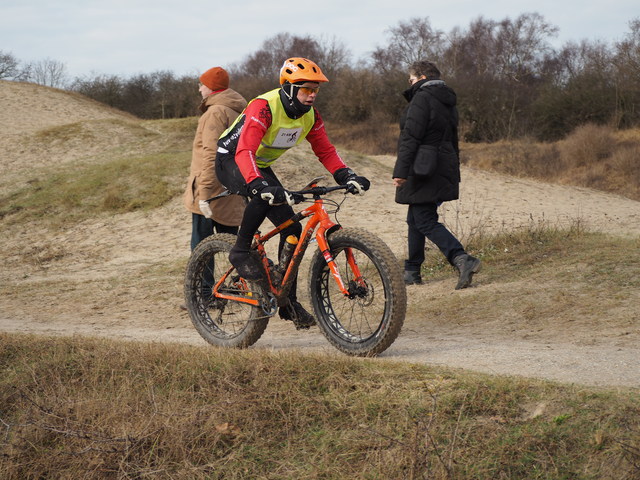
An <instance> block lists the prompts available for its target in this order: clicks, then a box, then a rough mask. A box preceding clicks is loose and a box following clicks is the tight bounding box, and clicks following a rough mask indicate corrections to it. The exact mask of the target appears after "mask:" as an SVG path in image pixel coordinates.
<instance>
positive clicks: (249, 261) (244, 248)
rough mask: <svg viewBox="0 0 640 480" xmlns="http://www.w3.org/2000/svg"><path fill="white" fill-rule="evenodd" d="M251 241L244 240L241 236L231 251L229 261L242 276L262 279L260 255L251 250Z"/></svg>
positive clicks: (249, 278)
mask: <svg viewBox="0 0 640 480" xmlns="http://www.w3.org/2000/svg"><path fill="white" fill-rule="evenodd" d="M250 246H251V243H250V242H248V244H247V242H246V241H242V240H241V239H240V237H238V240H237V241H236V244H235V245H234V246H233V248H231V250H230V251H229V261H230V262H231V265H233V266H234V267H236V270H237V271H238V273H239V274H240V276H241V277H242V278H244V279H245V280H249V281H256V280H260V279H261V278H262V277H263V269H262V266H261V265H260V260H259V256H258V255H257V254H256V253H255V252H252V251H251V250H250Z"/></svg>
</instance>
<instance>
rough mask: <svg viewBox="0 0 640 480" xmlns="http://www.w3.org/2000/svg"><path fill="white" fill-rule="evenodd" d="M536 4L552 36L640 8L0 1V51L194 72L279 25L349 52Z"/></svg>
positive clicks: (130, 68) (104, 67) (580, 2)
mask: <svg viewBox="0 0 640 480" xmlns="http://www.w3.org/2000/svg"><path fill="white" fill-rule="evenodd" d="M531 12H537V13H539V14H541V15H542V16H543V17H544V18H545V20H546V21H547V22H549V23H551V24H552V25H555V26H556V27H558V28H559V30H560V31H559V35H558V37H557V39H556V40H555V42H554V45H555V46H560V45H562V44H564V43H565V42H567V41H570V40H573V41H580V40H584V39H588V40H602V41H604V42H607V43H612V42H615V41H617V40H620V39H622V38H623V36H624V34H625V33H627V32H629V21H630V20H632V19H634V18H638V17H640V1H639V0H608V1H598V2H595V1H593V0H537V1H532V0H520V1H519V0H488V1H478V0H443V1H429V0H402V1H393V0H293V1H286V0H278V1H265V0H227V1H225V2H221V1H220V0H186V1H182V2H180V1H176V0H153V1H151V0H107V1H104V0H103V1H96V0H59V1H51V0H47V1H44V0H0V50H2V51H3V52H5V53H11V54H12V55H13V56H14V57H16V58H17V59H18V60H19V61H21V62H34V61H39V60H43V59H45V58H50V59H52V60H57V61H60V62H62V63H64V64H65V65H66V67H67V72H68V74H69V76H71V77H77V76H92V75H95V74H108V75H122V76H125V77H128V76H131V75H135V74H138V73H152V72H155V71H158V70H169V71H172V72H174V73H175V74H176V75H183V74H194V75H196V74H198V73H199V72H202V71H204V70H206V69H207V68H210V67H212V66H216V65H222V66H229V65H231V64H232V63H237V62H241V61H242V60H243V59H244V58H245V57H246V56H247V55H249V54H251V53H253V52H255V51H256V50H258V49H259V48H260V47H261V45H262V43H263V42H264V41H265V40H266V39H268V38H270V37H273V36H274V35H276V34H278V33H285V32H288V33H290V34H292V35H299V36H304V35H311V36H312V37H314V38H316V39H320V38H325V39H335V40H337V41H338V42H341V43H342V44H344V46H345V47H346V48H348V49H349V50H350V51H351V53H352V55H353V59H354V60H357V59H358V58H362V57H364V56H365V55H367V54H368V53H370V52H371V51H373V50H374V49H375V48H376V47H377V46H383V45H386V44H387V41H388V36H387V30H388V29H389V28H390V27H395V26H397V25H398V23H399V22H401V21H407V20H409V19H411V18H413V17H420V18H422V17H429V20H430V22H431V26H432V27H433V28H434V29H438V30H442V31H444V32H445V33H448V32H450V31H451V29H452V28H454V27H456V26H457V27H461V28H466V27H468V26H469V23H470V22H471V21H472V20H474V19H477V18H478V17H480V16H482V17H484V18H485V19H490V20H497V21H499V20H503V19H504V18H506V17H509V18H512V19H513V18H515V17H517V16H518V15H520V14H523V13H531Z"/></svg>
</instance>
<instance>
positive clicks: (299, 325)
mask: <svg viewBox="0 0 640 480" xmlns="http://www.w3.org/2000/svg"><path fill="white" fill-rule="evenodd" d="M278 313H279V314H280V318H282V319H283V320H291V321H292V322H293V324H294V325H295V326H296V330H306V329H308V328H309V327H313V326H314V325H315V324H316V319H315V318H313V315H311V314H310V313H309V312H307V311H306V310H305V309H304V307H303V306H302V305H300V302H298V301H297V300H290V301H289V304H288V305H286V306H284V307H280V310H279V311H278Z"/></svg>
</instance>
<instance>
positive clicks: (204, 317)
mask: <svg viewBox="0 0 640 480" xmlns="http://www.w3.org/2000/svg"><path fill="white" fill-rule="evenodd" d="M235 242H236V237H235V236H234V235H230V234H227V233H218V234H214V235H211V236H209V237H207V238H206V239H204V240H203V241H201V242H200V243H199V244H198V246H197V247H196V248H195V249H194V250H193V252H192V253H191V257H190V258H189V263H188V264H187V269H186V272H185V278H184V297H185V303H186V306H187V310H188V312H189V317H190V318H191V322H192V323H193V326H194V327H195V328H196V330H197V331H198V333H199V334H200V336H202V338H204V339H205V340H206V341H207V342H209V343H210V344H212V345H216V346H219V347H227V348H246V347H249V346H250V345H253V344H254V343H255V342H257V341H258V339H259V338H260V337H261V336H262V334H263V333H264V331H265V329H266V328H267V324H268V323H269V317H267V316H265V314H264V313H263V311H262V309H261V308H259V307H253V306H251V305H249V304H246V303H241V302H233V301H228V300H220V299H212V297H211V287H210V285H211V283H212V279H213V281H214V282H217V281H218V280H219V279H220V278H221V277H222V275H223V274H224V273H225V272H226V271H227V270H228V269H229V268H230V267H231V263H230V262H229V250H231V247H233V245H234V244H235ZM221 288H226V289H227V291H229V292H234V293H236V292H244V294H246V295H247V296H253V295H256V296H257V295H259V293H258V289H257V288H256V286H255V285H253V284H251V283H249V282H246V281H244V280H243V279H239V278H238V275H237V273H235V272H234V273H233V274H232V275H230V276H229V278H228V279H227V281H226V282H225V284H224V285H223V286H222V287H221Z"/></svg>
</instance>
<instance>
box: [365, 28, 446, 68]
mask: <svg viewBox="0 0 640 480" xmlns="http://www.w3.org/2000/svg"><path fill="white" fill-rule="evenodd" d="M387 32H388V33H389V36H390V39H389V43H388V44H387V45H386V46H384V47H378V48H376V49H375V50H374V52H373V53H372V55H371V57H372V60H373V63H374V66H375V68H376V69H378V70H379V71H381V72H384V73H385V74H386V73H390V72H392V71H398V70H401V71H403V72H404V71H405V70H406V69H407V68H408V67H409V65H410V64H411V63H413V62H415V61H417V60H432V61H435V62H436V63H437V62H438V61H439V59H440V58H441V56H442V52H443V51H444V40H445V36H444V33H443V32H442V31H440V30H434V29H433V27H432V26H431V23H430V21H429V17H424V18H411V19H410V20H409V21H407V22H399V23H398V25H397V26H395V27H391V28H389V29H388V31H387Z"/></svg>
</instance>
